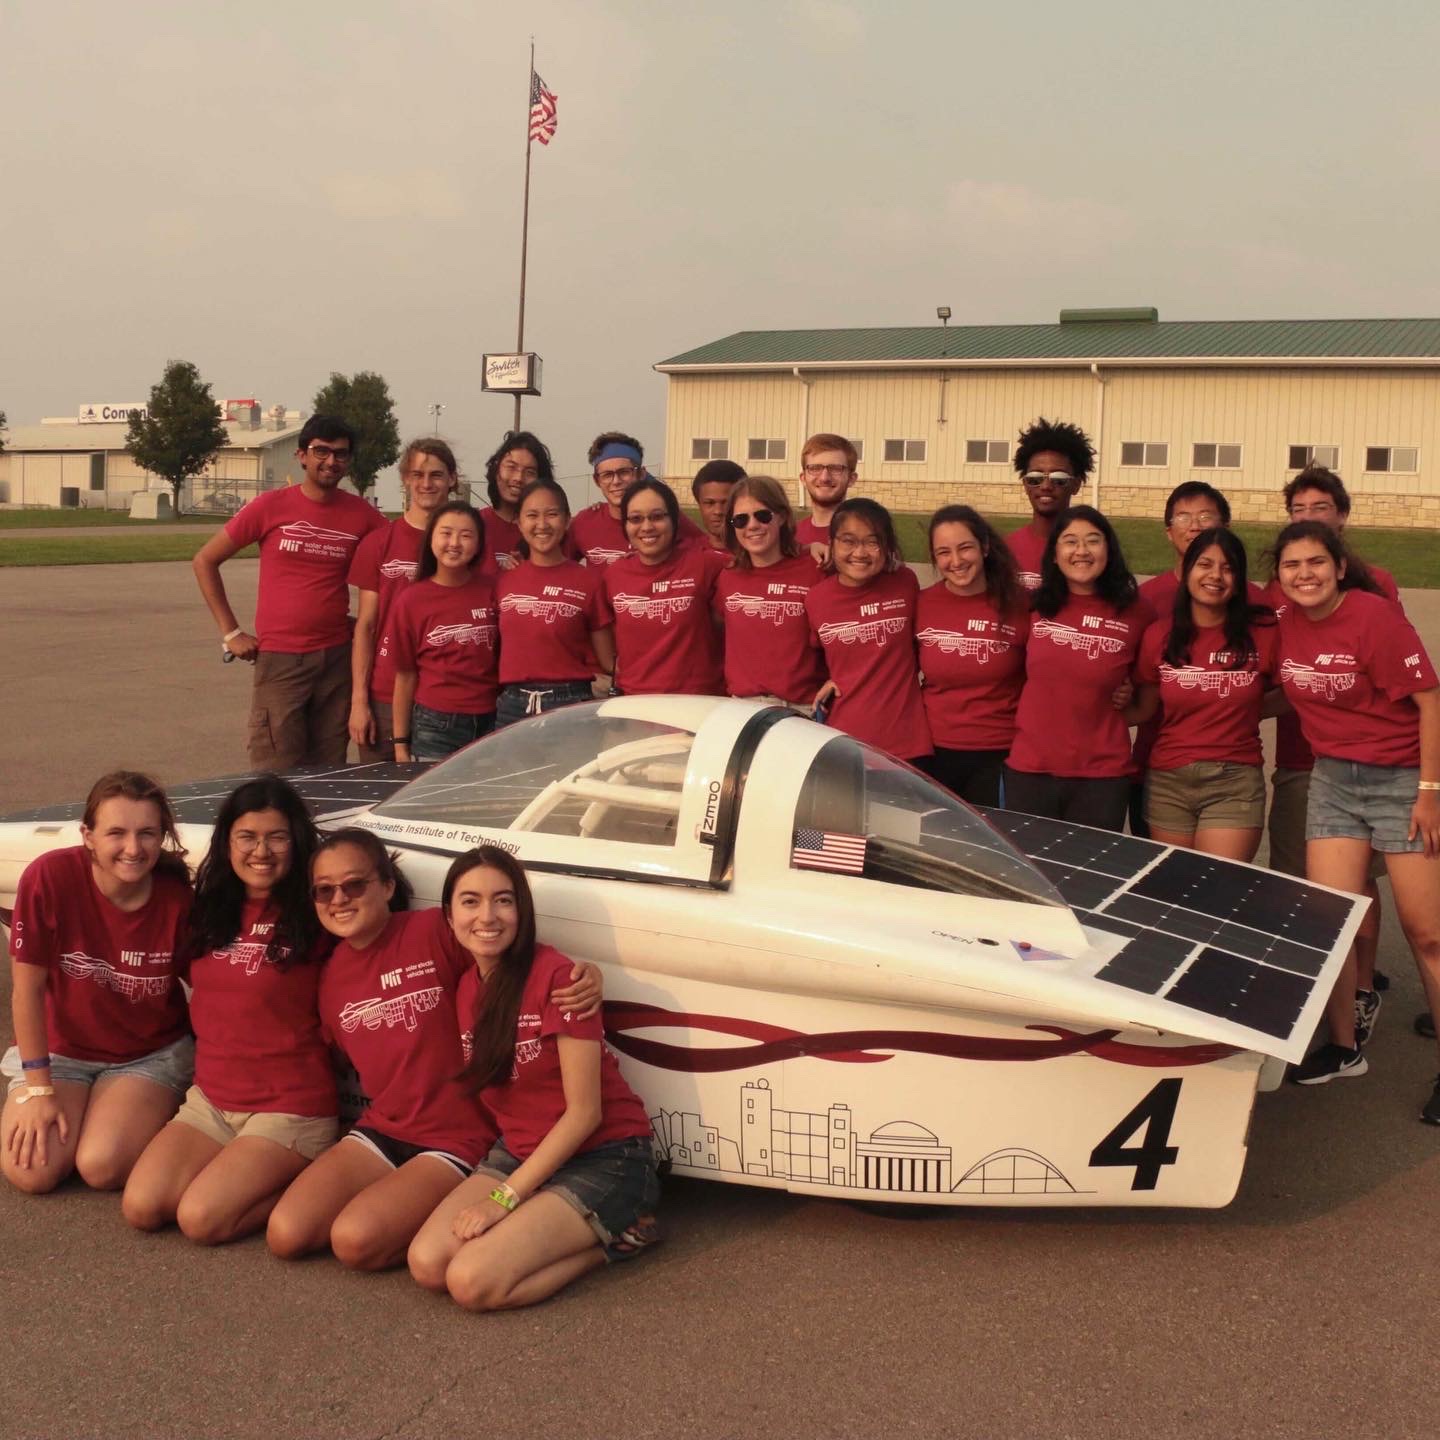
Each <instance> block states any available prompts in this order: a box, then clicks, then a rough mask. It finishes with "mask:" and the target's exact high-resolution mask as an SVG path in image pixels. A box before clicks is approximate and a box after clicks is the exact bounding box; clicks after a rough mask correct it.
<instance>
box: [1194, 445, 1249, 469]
mask: <svg viewBox="0 0 1440 1440" xmlns="http://www.w3.org/2000/svg"><path fill="white" fill-rule="evenodd" d="M1190 463H1191V465H1193V466H1194V467H1195V468H1196V469H1197V470H1238V469H1239V468H1240V447H1239V446H1238V445H1212V444H1211V443H1209V442H1208V441H1205V442H1202V443H1200V444H1197V445H1196V446H1195V447H1194V449H1193V451H1192V452H1191V457H1190Z"/></svg>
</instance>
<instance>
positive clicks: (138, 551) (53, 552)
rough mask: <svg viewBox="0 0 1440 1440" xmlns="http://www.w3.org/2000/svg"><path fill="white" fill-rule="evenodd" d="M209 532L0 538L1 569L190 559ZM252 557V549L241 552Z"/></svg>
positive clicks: (247, 556) (120, 533)
mask: <svg viewBox="0 0 1440 1440" xmlns="http://www.w3.org/2000/svg"><path fill="white" fill-rule="evenodd" d="M207 538H208V532H197V533H196V534H194V535H145V534H140V535H136V534H134V533H133V532H128V533H127V532H124V531H121V532H118V533H117V534H115V535H76V536H73V537H71V536H65V535H38V536H27V535H19V536H16V537H15V538H13V539H11V538H8V537H0V566H6V565H128V564H132V563H134V562H136V561H157V560H189V559H192V558H193V557H194V554H195V552H196V551H197V550H198V549H199V548H200V547H201V546H202V545H203V544H204V543H205V541H206V539H207ZM240 553H241V554H242V555H243V556H245V557H246V558H247V559H248V558H253V557H254V556H255V555H256V554H258V551H256V550H255V548H254V547H253V546H252V547H250V548H249V549H247V550H242V551H241V552H240Z"/></svg>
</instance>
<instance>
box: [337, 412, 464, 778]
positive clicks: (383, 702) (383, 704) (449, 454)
mask: <svg viewBox="0 0 1440 1440" xmlns="http://www.w3.org/2000/svg"><path fill="white" fill-rule="evenodd" d="M400 483H401V485H402V487H403V488H404V491H405V511H404V513H403V514H402V515H399V516H397V517H396V518H395V519H394V520H392V521H391V522H390V524H388V525H386V526H385V527H384V528H383V529H381V530H373V531H371V533H370V534H368V535H367V536H366V537H365V538H364V539H363V540H362V541H361V542H360V545H359V548H358V549H357V550H356V551H355V558H354V559H353V560H352V561H351V562H350V584H352V585H353V586H354V587H355V589H356V593H357V594H358V596H359V599H358V601H357V603H356V610H355V638H354V643H353V645H352V647H351V651H350V672H351V687H350V695H351V699H350V738H351V739H352V740H353V741H354V742H355V746H356V749H357V750H358V751H359V752H360V759H361V760H363V761H376V760H393V759H394V758H395V730H394V727H393V725H392V724H391V705H392V702H393V700H394V696H395V659H394V656H393V655H392V654H391V653H390V648H389V647H388V646H386V645H385V644H384V641H385V636H386V633H387V627H388V624H389V620H390V612H391V610H392V609H393V608H394V605H395V601H396V599H397V598H398V596H399V595H400V593H401V592H402V591H403V590H404V588H405V587H406V586H407V585H409V583H410V582H411V581H412V580H413V579H414V578H415V571H416V569H417V568H418V567H419V564H420V555H421V552H422V551H423V549H424V546H425V532H426V530H427V528H428V527H429V524H430V517H431V515H433V514H434V513H435V511H436V510H438V509H439V508H440V506H442V505H443V504H444V503H445V501H446V499H447V498H448V497H449V496H450V495H451V494H452V493H453V492H454V490H455V489H456V488H457V487H458V486H459V484H460V472H459V469H458V468H457V466H456V463H455V452H454V451H453V450H451V448H450V447H449V446H448V445H447V444H446V443H445V442H444V441H443V440H435V439H422V440H412V441H411V442H410V444H409V445H407V446H406V447H405V453H404V454H403V455H402V456H401V457H400Z"/></svg>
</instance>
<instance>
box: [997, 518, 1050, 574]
mask: <svg viewBox="0 0 1440 1440" xmlns="http://www.w3.org/2000/svg"><path fill="white" fill-rule="evenodd" d="M1049 538H1050V537H1049V532H1048V531H1047V532H1045V533H1044V534H1041V533H1040V532H1039V531H1038V530H1036V529H1035V526H1034V524H1033V522H1027V523H1026V524H1024V525H1022V526H1021V527H1020V528H1019V529H1018V530H1012V531H1011V532H1010V533H1009V534H1008V535H1007V536H1006V537H1005V543H1006V544H1007V545H1008V546H1009V547H1010V553H1011V554H1012V555H1013V556H1014V557H1015V563H1016V565H1018V566H1019V567H1020V583H1021V584H1022V585H1023V586H1024V587H1025V588H1026V589H1027V590H1038V589H1039V588H1040V562H1041V561H1042V560H1043V559H1044V557H1045V546H1046V544H1047V543H1048V541H1049Z"/></svg>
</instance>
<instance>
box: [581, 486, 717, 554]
mask: <svg viewBox="0 0 1440 1440" xmlns="http://www.w3.org/2000/svg"><path fill="white" fill-rule="evenodd" d="M675 537H676V543H677V544H681V545H683V544H684V543H685V542H686V541H687V540H699V539H701V538H705V537H704V532H703V531H702V530H701V529H700V527H699V526H698V525H697V524H696V523H695V522H694V521H693V520H692V519H691V518H690V517H689V516H688V515H682V516H681V517H680V526H679V528H678V529H677V530H676V532H675ZM565 539H566V544H567V546H568V545H569V544H570V543H571V542H573V543H574V545H575V547H576V549H577V553H578V554H583V555H584V557H585V563H586V564H587V565H595V566H605V565H613V564H614V563H615V561H617V560H620V559H623V558H624V557H625V556H626V555H628V554H629V553H630V537H629V536H628V535H626V533H625V527H624V526H623V525H622V524H621V523H620V521H619V518H618V517H617V516H614V515H612V514H611V513H610V507H609V505H607V504H606V503H605V501H603V500H597V501H596V502H595V504H593V505H587V506H586V507H585V508H584V509H583V510H582V511H581V512H580V513H579V514H578V515H577V516H575V518H574V519H573V520H571V522H570V529H569V530H568V531H567V532H566V536H565ZM567 553H568V551H567Z"/></svg>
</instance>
